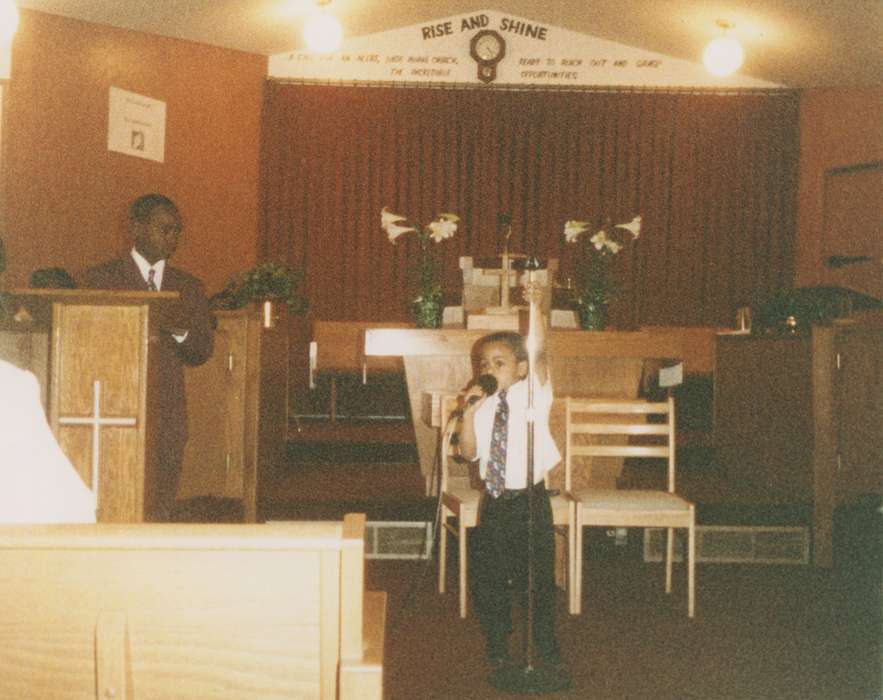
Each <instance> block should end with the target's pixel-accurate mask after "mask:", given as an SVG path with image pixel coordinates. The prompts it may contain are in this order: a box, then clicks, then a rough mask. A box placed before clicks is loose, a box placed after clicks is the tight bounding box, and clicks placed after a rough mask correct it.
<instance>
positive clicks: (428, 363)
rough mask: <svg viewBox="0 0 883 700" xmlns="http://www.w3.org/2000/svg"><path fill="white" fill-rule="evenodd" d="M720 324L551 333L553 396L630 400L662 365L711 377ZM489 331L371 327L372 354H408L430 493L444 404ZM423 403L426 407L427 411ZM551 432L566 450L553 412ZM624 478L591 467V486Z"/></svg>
mask: <svg viewBox="0 0 883 700" xmlns="http://www.w3.org/2000/svg"><path fill="white" fill-rule="evenodd" d="M718 330H719V329H718V328H716V327H710V326H708V327H706V326H701V327H662V326H659V327H648V328H642V329H640V330H637V331H576V330H556V329H553V330H551V331H548V332H547V338H546V349H547V353H548V358H549V369H550V375H551V378H552V382H553V389H554V391H555V395H556V396H558V397H563V396H566V395H571V396H597V397H601V398H614V397H620V398H630V397H635V396H637V395H638V393H639V390H640V388H641V382H642V380H649V379H650V378H651V375H652V374H655V371H656V370H657V369H658V367H659V366H661V364H662V363H666V362H670V361H671V362H675V361H682V362H683V363H684V371H685V373H694V374H696V373H702V374H704V373H711V371H712V369H713V366H714V361H713V353H714V338H715V334H716V333H717V331H718ZM486 334H487V332H486V331H481V330H464V329H442V330H433V329H401V328H367V329H366V330H365V355H366V356H367V357H390V356H395V357H402V358H403V362H404V367H405V376H406V380H407V385H408V397H409V401H410V407H411V416H412V420H413V423H414V434H415V437H416V442H417V451H418V454H419V457H420V470H421V473H422V474H423V477H424V480H425V487H426V493H427V494H428V495H432V494H434V493H435V492H436V484H435V483H434V481H435V478H434V477H435V474H434V469H433V464H434V462H435V456H436V450H437V446H438V428H439V413H440V412H439V409H438V401H439V400H440V399H441V398H442V397H444V396H445V395H450V394H457V393H458V392H459V391H461V390H462V389H463V387H464V386H466V384H467V383H468V382H469V381H470V380H471V379H472V378H473V376H474V375H475V372H474V369H473V367H474V365H473V360H472V358H471V355H472V352H473V349H474V346H475V343H476V341H478V340H479V339H480V338H482V337H483V336H485V335H486ZM424 402H425V406H424ZM551 427H552V434H553V436H554V437H555V440H556V442H557V443H558V444H559V445H563V444H564V441H563V429H564V426H563V423H562V421H561V420H560V418H559V416H558V413H557V411H556V410H555V408H554V407H553V415H552V418H551ZM616 476H618V473H611V472H610V471H609V470H608V471H607V472H606V473H602V472H601V471H600V470H597V469H595V468H594V467H593V474H592V479H593V483H596V482H597V480H601V481H602V482H605V485H607V486H611V485H610V483H609V482H610V480H611V479H612V480H614V481H615V477H616Z"/></svg>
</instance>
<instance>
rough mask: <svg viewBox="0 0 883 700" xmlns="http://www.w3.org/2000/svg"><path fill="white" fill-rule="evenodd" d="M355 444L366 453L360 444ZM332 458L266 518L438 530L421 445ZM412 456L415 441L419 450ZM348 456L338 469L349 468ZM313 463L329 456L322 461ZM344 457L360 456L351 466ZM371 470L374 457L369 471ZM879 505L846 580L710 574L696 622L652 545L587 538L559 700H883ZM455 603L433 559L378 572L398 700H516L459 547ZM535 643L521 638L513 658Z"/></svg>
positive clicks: (278, 493)
mask: <svg viewBox="0 0 883 700" xmlns="http://www.w3.org/2000/svg"><path fill="white" fill-rule="evenodd" d="M350 442H352V441H350ZM322 449H323V450H327V452H326V453H323V454H322V455H321V458H317V459H310V458H309V450H307V451H303V450H301V451H298V449H294V450H293V451H290V452H289V456H290V459H289V461H288V463H287V464H286V465H284V468H282V469H281V470H280V471H279V474H278V476H277V477H276V480H275V482H274V483H272V484H267V485H265V486H266V489H265V498H264V499H263V501H262V504H261V508H260V519H261V520H273V519H280V520H282V519H322V518H338V517H340V516H341V515H342V514H343V513H346V512H365V513H366V514H367V516H368V519H369V520H412V519H413V520H431V519H432V516H433V515H434V512H435V501H434V499H428V498H426V497H425V496H424V494H423V481H422V477H421V475H420V473H419V468H418V466H417V463H416V459H411V460H408V459H407V450H408V449H409V447H408V446H405V447H404V448H403V447H401V446H399V447H396V448H389V449H392V450H393V452H395V455H397V456H398V458H401V459H403V460H404V461H401V462H399V461H382V462H376V461H374V459H377V458H378V457H380V456H383V457H386V458H391V456H392V455H393V452H391V451H386V452H384V451H383V448H381V447H379V446H372V447H367V448H366V447H365V445H364V444H363V445H362V446H360V447H356V448H355V450H354V451H353V450H351V449H350V447H346V446H340V445H338V446H337V447H335V448H322ZM410 449H413V445H411V446H410ZM335 455H337V457H338V458H335ZM314 456H316V455H315V454H314ZM344 457H345V459H344ZM368 458H370V459H368ZM878 508H879V500H878V499H872V500H868V501H867V502H864V503H861V504H858V505H856V506H853V507H850V508H841V509H839V510H838V512H837V514H836V517H835V528H834V537H835V565H834V568H833V569H830V570H824V569H816V568H813V567H809V566H764V565H733V564H701V563H700V564H699V565H698V566H697V604H696V617H695V619H694V620H689V619H688V618H687V616H686V600H685V591H684V575H683V571H682V570H681V569H680V567H676V569H675V590H674V591H673V593H672V595H671V596H666V595H665V593H664V591H663V580H662V578H663V569H662V565H661V564H655V563H646V562H644V561H643V558H642V556H641V552H640V538H632V537H629V539H628V544H627V546H625V547H617V546H616V545H614V544H613V540H612V538H609V537H606V536H605V533H604V532H603V530H589V531H588V532H587V536H586V563H585V566H586V569H585V586H584V590H583V596H584V597H583V601H584V602H583V607H584V611H583V614H582V615H581V616H579V617H572V616H570V615H568V614H567V607H566V601H565V599H564V597H565V594H564V592H559V594H558V595H559V600H558V625H559V627H558V630H559V638H560V642H561V646H562V652H563V657H564V660H565V662H566V664H567V667H568V668H569V670H570V671H571V673H572V676H573V685H572V688H571V689H570V690H568V691H562V692H558V693H555V694H554V695H552V696H551V697H557V698H568V699H570V698H573V699H576V698H579V699H580V700H587V699H592V698H597V699H599V700H619V699H622V700H645V699H646V700H687V699H695V700H754V699H761V700H766V699H772V698H777V699H778V698H785V699H794V700H871V699H872V698H880V697H881V696H883V675H881V658H883V656H881V654H883V647H881V638H883V635H881V633H883V625H881V622H883V620H881V618H883V616H881V611H883V586H881V553H880V532H881V528H880V525H881V522H880V521H881V515H880V512H879V510H878ZM810 513H811V510H810V509H809V507H808V506H807V504H800V503H796V504H784V505H783V504H772V505H768V506H756V505H754V506H752V505H750V504H744V503H737V504H729V505H728V504H719V503H718V504H706V505H704V506H703V505H702V504H700V512H699V521H700V522H706V523H712V522H718V523H720V522H725V523H726V522H730V523H732V522H733V521H734V518H735V519H741V520H742V521H749V522H750V521H754V522H765V523H766V524H786V523H793V522H795V521H803V522H805V521H806V519H807V518H808V516H809V514H810ZM179 516H180V519H182V520H196V521H203V522H205V521H208V522H220V521H236V520H238V519H240V518H241V508H240V507H239V505H238V504H237V503H235V502H230V501H217V500H214V501H213V500H205V499H203V500H202V501H201V502H200V501H195V502H187V503H183V504H181V510H180V513H179ZM449 554H450V557H451V559H450V562H449V567H448V571H449V578H448V592H447V593H446V594H444V595H440V594H439V593H438V592H437V582H436V577H437V568H436V563H435V561H434V560H429V561H413V560H411V561H394V560H368V561H367V562H366V582H367V586H368V588H370V589H375V590H386V591H388V592H389V594H390V605H389V615H390V617H389V620H388V628H387V645H386V660H385V689H386V695H385V697H386V698H388V700H432V699H438V700H463V699H468V700H484V699H486V698H498V697H504V696H503V695H501V694H500V693H499V692H497V691H496V690H495V689H494V688H493V687H492V686H490V685H489V683H488V682H487V675H488V669H487V668H486V666H485V663H484V658H483V641H482V636H481V632H480V629H479V626H478V623H477V620H476V618H475V616H474V615H473V614H471V612H470V616H469V617H468V618H467V619H466V620H461V619H460V618H459V615H458V610H457V582H456V571H457V565H456V556H457V554H456V547H451V548H449ZM520 647H521V643H520V640H519V638H518V637H517V635H516V638H515V639H513V640H512V651H513V652H516V653H517V652H518V650H519V649H520Z"/></svg>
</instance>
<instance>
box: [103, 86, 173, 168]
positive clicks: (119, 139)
mask: <svg viewBox="0 0 883 700" xmlns="http://www.w3.org/2000/svg"><path fill="white" fill-rule="evenodd" d="M165 147H166V103H165V102H161V101H160V100H154V99H152V98H150V97H145V96H144V95H137V94H135V93H134V92H129V91H128V90H121V89H120V88H115V87H112V88H110V108H109V113H108V120H107V148H108V150H110V151H117V152H118V153H125V154H126V155H130V156H137V157H138V158H147V159H148V160H155V161H157V162H158V163H162V162H163V159H164V158H165Z"/></svg>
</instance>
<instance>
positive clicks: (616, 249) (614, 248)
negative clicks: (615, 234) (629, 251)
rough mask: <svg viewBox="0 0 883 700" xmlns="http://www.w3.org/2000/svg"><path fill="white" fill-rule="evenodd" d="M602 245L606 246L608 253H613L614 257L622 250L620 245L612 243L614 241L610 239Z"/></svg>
mask: <svg viewBox="0 0 883 700" xmlns="http://www.w3.org/2000/svg"><path fill="white" fill-rule="evenodd" d="M604 245H606V246H607V250H609V251H610V252H611V253H613V254H614V255H616V254H617V253H618V252H619V251H620V250H622V244H621V243H617V242H616V241H614V240H612V239H610V238H608V239H607V240H606V241H605V243H604Z"/></svg>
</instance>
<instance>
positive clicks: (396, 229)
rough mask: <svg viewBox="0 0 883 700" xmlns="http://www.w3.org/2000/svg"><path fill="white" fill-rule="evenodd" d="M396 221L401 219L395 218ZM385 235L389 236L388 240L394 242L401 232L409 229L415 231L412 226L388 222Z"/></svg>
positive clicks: (406, 231)
mask: <svg viewBox="0 0 883 700" xmlns="http://www.w3.org/2000/svg"><path fill="white" fill-rule="evenodd" d="M397 221H402V219H397ZM385 228H386V235H387V236H389V242H390V243H395V242H396V238H398V237H399V236H401V235H402V234H403V233H408V232H409V231H416V230H417V229H415V228H414V227H413V226H399V225H398V224H396V223H393V222H390V223H388V224H386V227H385Z"/></svg>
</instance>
